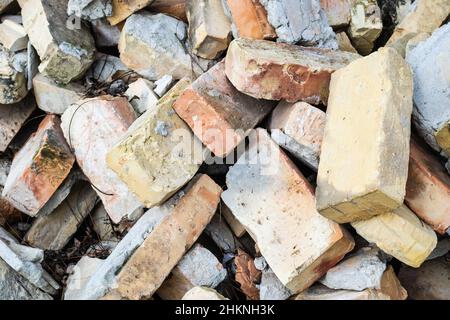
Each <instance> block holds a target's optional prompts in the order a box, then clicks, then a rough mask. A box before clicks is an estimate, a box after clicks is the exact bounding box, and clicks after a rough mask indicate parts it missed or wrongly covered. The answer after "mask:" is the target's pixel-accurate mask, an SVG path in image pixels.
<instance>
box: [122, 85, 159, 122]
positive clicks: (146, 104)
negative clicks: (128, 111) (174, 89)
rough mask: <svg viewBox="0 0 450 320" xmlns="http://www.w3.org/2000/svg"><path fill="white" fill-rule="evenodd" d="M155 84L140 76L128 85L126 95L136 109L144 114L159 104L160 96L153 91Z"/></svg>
mask: <svg viewBox="0 0 450 320" xmlns="http://www.w3.org/2000/svg"><path fill="white" fill-rule="evenodd" d="M153 86H154V84H153V83H152V82H150V81H148V80H146V79H143V78H140V79H138V80H136V81H135V82H133V83H131V84H130V85H129V86H128V90H127V91H126V92H125V95H126V96H127V97H128V101H129V102H130V104H131V105H132V106H133V108H134V111H136V112H137V113H138V114H143V113H144V112H145V111H147V110H148V109H151V108H155V107H156V105H157V104H158V100H159V96H157V95H156V93H155V92H154V91H153Z"/></svg>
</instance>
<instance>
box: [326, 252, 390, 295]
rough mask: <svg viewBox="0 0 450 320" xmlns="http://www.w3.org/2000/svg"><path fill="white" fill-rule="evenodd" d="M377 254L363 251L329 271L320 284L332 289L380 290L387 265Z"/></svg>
mask: <svg viewBox="0 0 450 320" xmlns="http://www.w3.org/2000/svg"><path fill="white" fill-rule="evenodd" d="M377 253H378V250H371V249H370V248H363V249H361V250H360V251H358V252H357V253H356V254H355V255H352V256H350V257H349V258H347V259H345V260H344V261H342V262H340V263H339V264H338V265H337V266H335V267H333V268H331V269H330V270H328V272H327V274H326V275H325V277H323V278H322V279H321V280H320V282H321V283H322V284H324V285H326V286H327V287H328V288H331V289H344V290H354V291H363V290H365V289H380V288H381V279H382V277H383V274H384V271H385V270H386V263H385V262H383V261H381V260H380V258H379V257H378V255H377Z"/></svg>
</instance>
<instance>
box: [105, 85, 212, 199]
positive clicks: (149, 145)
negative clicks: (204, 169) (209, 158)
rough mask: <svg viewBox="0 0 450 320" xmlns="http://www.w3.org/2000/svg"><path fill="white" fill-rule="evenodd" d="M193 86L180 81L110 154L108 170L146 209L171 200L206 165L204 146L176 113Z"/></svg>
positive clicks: (143, 116)
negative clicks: (175, 106) (182, 96)
mask: <svg viewBox="0 0 450 320" xmlns="http://www.w3.org/2000/svg"><path fill="white" fill-rule="evenodd" d="M189 83H190V81H189V80H188V79H184V80H181V81H179V82H178V84H177V85H176V86H175V87H174V88H172V90H171V91H170V92H169V93H167V95H166V96H165V97H163V98H162V99H161V100H160V101H159V103H158V105H157V106H156V107H155V108H152V109H150V110H148V111H147V112H146V113H145V114H144V115H142V116H141V117H140V118H139V119H138V121H136V122H135V123H134V124H133V126H132V127H130V129H129V130H128V132H127V134H126V135H125V136H123V137H122V139H121V140H120V141H119V142H118V143H117V144H116V145H115V146H114V147H113V148H112V149H111V150H110V151H109V153H108V154H107V160H106V161H107V163H108V166H109V167H110V168H111V169H112V170H113V171H115V172H116V173H117V174H118V176H119V177H120V178H121V179H122V181H124V182H125V183H126V184H127V186H128V188H129V189H130V190H131V191H132V192H134V193H135V194H136V196H137V197H138V198H139V200H140V201H142V202H143V203H144V205H145V206H146V207H153V206H156V205H159V204H161V203H163V202H164V201H165V200H167V199H168V198H170V197H171V196H172V195H173V194H174V193H175V192H177V191H178V190H179V189H180V188H181V187H182V186H183V185H185V184H186V183H187V182H188V181H189V180H190V179H191V178H192V177H193V176H194V174H195V173H196V172H197V170H198V168H199V166H200V164H201V163H202V162H203V151H202V149H203V147H202V145H201V143H200V142H199V141H198V140H197V139H196V138H195V137H194V135H193V134H192V132H191V131H190V129H189V127H188V126H187V125H186V124H185V123H184V122H183V120H181V119H180V118H179V117H178V116H177V115H176V113H175V111H174V110H173V109H172V106H173V104H174V102H175V101H176V99H177V98H178V97H179V95H180V94H181V92H183V90H184V89H186V87H187V86H188V85H189Z"/></svg>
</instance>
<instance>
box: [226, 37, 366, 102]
mask: <svg viewBox="0 0 450 320" xmlns="http://www.w3.org/2000/svg"><path fill="white" fill-rule="evenodd" d="M358 58H359V55H356V54H352V53H349V52H341V51H331V50H326V49H317V48H302V47H297V46H290V45H286V44H276V43H274V42H270V41H264V40H248V39H237V40H234V41H233V42H232V43H231V44H230V47H229V49H228V54H227V57H226V74H227V76H228V79H229V80H230V81H231V83H232V84H233V85H234V86H235V87H236V88H237V89H238V90H239V91H241V92H242V93H245V94H247V95H250V96H252V97H254V98H257V99H268V100H287V101H289V102H297V101H299V100H302V101H306V102H309V103H312V104H319V103H325V104H326V102H327V100H328V90H329V84H330V78H331V74H332V73H333V72H335V71H336V70H338V69H340V68H342V67H345V66H346V65H348V64H349V63H350V62H351V61H353V60H355V59H358Z"/></svg>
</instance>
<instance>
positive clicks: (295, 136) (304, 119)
mask: <svg viewBox="0 0 450 320" xmlns="http://www.w3.org/2000/svg"><path fill="white" fill-rule="evenodd" d="M325 121H326V114H325V112H323V111H322V110H320V109H318V108H315V107H313V106H311V105H310V104H308V103H306V102H297V103H295V104H292V103H288V102H285V101H282V102H280V104H279V105H278V106H277V107H276V108H275V110H274V111H273V113H272V117H271V119H270V123H269V128H270V130H271V136H272V139H273V140H274V141H275V142H276V143H277V144H278V145H279V146H281V147H283V148H284V149H286V150H288V151H289V152H290V153H291V154H292V155H293V156H295V157H296V158H297V159H299V160H300V161H302V162H303V163H305V164H306V165H308V166H309V167H310V168H311V169H313V170H314V171H317V168H318V166H319V157H320V150H321V146H322V139H323V134H324V131H325Z"/></svg>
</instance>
